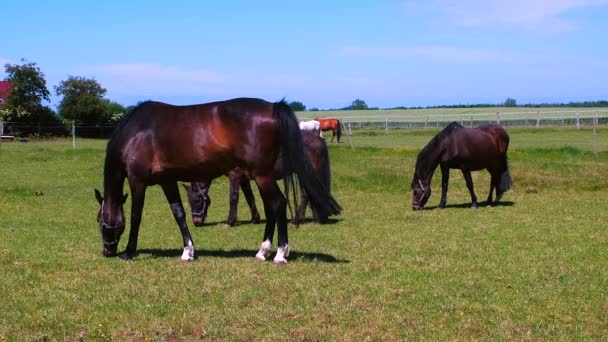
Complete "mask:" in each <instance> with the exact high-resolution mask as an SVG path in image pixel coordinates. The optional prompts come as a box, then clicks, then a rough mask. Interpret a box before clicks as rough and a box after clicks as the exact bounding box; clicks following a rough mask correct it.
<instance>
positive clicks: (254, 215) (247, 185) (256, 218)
mask: <svg viewBox="0 0 608 342" xmlns="http://www.w3.org/2000/svg"><path fill="white" fill-rule="evenodd" d="M241 190H242V191H243V195H245V200H246V201H247V204H248V205H249V209H250V210H251V222H253V223H260V213H259V212H258V208H257V207H256V205H255V197H254V196H253V191H251V181H250V180H249V178H248V177H243V179H242V180H241Z"/></svg>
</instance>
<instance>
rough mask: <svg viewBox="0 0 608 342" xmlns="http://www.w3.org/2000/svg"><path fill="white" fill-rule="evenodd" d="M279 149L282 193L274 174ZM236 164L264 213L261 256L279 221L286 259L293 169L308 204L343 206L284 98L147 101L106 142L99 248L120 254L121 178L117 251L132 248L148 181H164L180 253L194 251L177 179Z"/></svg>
mask: <svg viewBox="0 0 608 342" xmlns="http://www.w3.org/2000/svg"><path fill="white" fill-rule="evenodd" d="M279 153H281V157H282V161H283V167H284V170H285V174H286V177H284V178H283V179H284V183H285V187H286V191H285V194H286V196H287V199H286V198H285V197H284V196H283V195H282V194H281V190H280V189H279V186H278V184H277V182H276V181H275V179H274V177H273V171H274V165H275V164H276V161H277V158H278V157H279ZM235 167H241V168H244V169H246V170H248V172H250V174H251V176H252V178H253V179H254V180H255V182H256V184H257V185H258V188H259V190H260V194H261V195H262V200H263V202H264V211H265V213H266V229H265V232H264V238H263V240H262V241H263V242H262V245H261V247H260V250H259V252H258V253H257V255H256V257H257V258H258V259H261V260H266V257H267V256H268V254H269V253H270V250H271V247H272V238H273V235H274V227H275V224H276V225H277V229H278V251H277V254H276V256H275V258H274V262H275V263H286V262H287V259H286V257H287V256H288V254H289V244H288V238H287V218H286V208H287V202H288V201H290V198H291V196H290V195H289V194H290V193H291V191H292V189H293V188H294V183H295V179H294V178H295V177H296V176H297V178H298V180H299V183H300V184H301V186H302V187H303V188H304V189H305V191H306V192H307V194H308V196H309V198H310V199H311V204H312V206H313V207H315V208H316V210H318V211H319V212H321V213H323V214H326V215H333V214H338V213H339V212H340V206H339V205H338V203H337V202H336V201H335V200H334V199H333V197H331V195H330V194H329V192H328V190H327V189H326V188H325V187H324V186H323V184H322V183H321V182H320V181H319V180H318V179H317V177H316V176H315V174H314V173H313V172H312V167H311V166H310V162H309V161H308V158H306V156H305V154H304V149H303V147H302V137H301V134H300V129H299V128H298V122H297V121H296V118H295V115H294V113H293V111H292V110H291V109H290V107H289V106H288V105H287V103H285V101H280V102H276V103H270V102H266V101H263V100H260V99H251V98H239V99H233V100H228V101H222V102H213V103H207V104H201V105H192V106H172V105H168V104H165V103H160V102H144V103H142V104H140V105H138V106H137V107H135V108H134V109H133V110H131V111H130V112H129V113H127V115H125V117H124V118H123V119H122V120H121V121H120V122H119V124H118V126H117V127H116V129H115V130H114V132H113V133H112V136H111V137H110V140H109V141H108V145H107V148H106V158H105V165H104V193H103V195H102V194H101V193H100V192H99V191H98V190H95V195H96V197H97V200H98V201H99V203H100V205H101V208H100V211H99V213H98V221H99V228H100V231H101V236H102V241H103V250H102V251H103V255H105V256H107V257H110V256H115V255H116V254H117V247H118V243H119V241H120V237H121V235H122V233H123V232H124V230H125V217H124V212H123V204H124V203H125V200H126V195H123V194H122V189H123V184H124V181H125V179H127V181H128V183H129V188H130V189H131V195H132V196H131V230H130V232H129V242H128V243H127V247H126V250H125V251H124V253H122V254H121V255H120V256H121V257H122V258H124V259H131V258H133V257H134V256H135V252H136V248H137V236H138V233H139V225H140V222H141V214H142V209H143V206H144V197H145V191H146V188H147V187H148V186H150V185H155V184H158V185H160V186H161V187H162V189H163V192H164V193H165V196H166V197H167V200H168V201H169V204H170V207H171V211H172V212H173V216H174V218H175V221H176V222H177V224H178V226H179V228H180V231H181V234H182V238H183V240H184V251H183V253H182V256H181V259H182V260H192V259H193V258H194V244H193V242H192V238H191V237H190V232H189V230H188V227H187V225H186V215H185V211H184V208H183V206H182V201H181V199H180V195H179V190H178V186H177V182H178V181H185V182H194V181H210V180H212V179H213V178H216V177H219V176H221V175H224V174H226V173H227V172H228V171H230V170H232V169H234V168H235Z"/></svg>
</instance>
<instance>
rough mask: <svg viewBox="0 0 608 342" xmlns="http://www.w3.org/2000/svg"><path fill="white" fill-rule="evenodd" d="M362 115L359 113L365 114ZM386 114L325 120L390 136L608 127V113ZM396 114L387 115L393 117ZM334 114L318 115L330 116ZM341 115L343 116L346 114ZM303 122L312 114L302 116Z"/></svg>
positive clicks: (601, 111)
mask: <svg viewBox="0 0 608 342" xmlns="http://www.w3.org/2000/svg"><path fill="white" fill-rule="evenodd" d="M361 112H362V111H358V113H361ZM382 112H383V111H381V110H378V111H373V113H374V114H375V115H352V116H349V115H336V116H325V118H330V117H331V118H337V119H340V120H341V121H342V123H343V124H344V127H346V128H347V129H348V130H349V131H351V132H352V130H353V129H362V128H382V129H385V130H386V131H387V132H388V130H389V129H392V128H441V127H444V126H447V125H448V124H449V123H450V122H453V121H456V122H459V123H460V124H462V125H463V126H479V125H482V124H488V123H498V124H501V125H503V126H509V127H536V128H541V127H556V126H570V127H574V128H581V127H592V126H594V125H607V124H608V109H598V110H564V111H540V110H538V111H527V112H493V113H490V112H486V113H448V114H441V111H440V110H435V109H434V110H433V114H428V115H421V114H414V115H407V114H405V115H403V114H401V115H399V114H398V115H395V114H391V115H388V114H387V115H383V113H382ZM392 112H395V111H387V113H392ZM328 113H331V112H316V114H317V115H318V114H328ZM344 113H345V112H344V111H343V112H341V113H340V114H344ZM301 114H302V115H300V117H301V119H304V117H305V116H309V115H310V113H308V112H306V113H301Z"/></svg>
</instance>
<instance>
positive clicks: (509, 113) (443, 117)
mask: <svg viewBox="0 0 608 342" xmlns="http://www.w3.org/2000/svg"><path fill="white" fill-rule="evenodd" d="M539 112H540V115H541V118H573V117H575V116H576V113H579V115H580V117H592V116H594V115H595V114H597V115H599V116H602V117H605V116H607V115H608V108H601V107H598V108H594V107H589V108H575V107H543V108H530V107H478V108H420V109H382V110H331V111H313V112H311V111H306V112H297V115H298V117H299V118H300V119H301V120H311V119H314V118H318V117H322V118H324V117H334V118H339V119H344V121H352V122H354V123H356V122H357V121H359V120H361V121H364V122H365V121H384V120H385V119H387V118H388V119H389V121H392V120H411V121H425V120H427V119H428V120H430V121H433V122H434V121H448V122H449V121H461V120H464V121H465V122H466V121H468V120H469V119H471V118H472V119H474V120H495V119H496V113H501V117H502V119H505V120H508V119H525V118H528V119H530V120H535V119H536V117H537V114H538V113H539ZM530 124H533V122H530Z"/></svg>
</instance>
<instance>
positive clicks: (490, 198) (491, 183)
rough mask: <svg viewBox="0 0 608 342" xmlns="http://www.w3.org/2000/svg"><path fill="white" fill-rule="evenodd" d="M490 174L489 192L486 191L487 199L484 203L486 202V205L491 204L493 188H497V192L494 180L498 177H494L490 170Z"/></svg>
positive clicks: (489, 205)
mask: <svg viewBox="0 0 608 342" xmlns="http://www.w3.org/2000/svg"><path fill="white" fill-rule="evenodd" d="M490 176H491V178H490V192H489V193H488V199H487V201H486V203H487V204H486V205H487V206H488V207H491V206H492V195H493V194H494V188H496V189H497V190H496V192H497V193H498V188H497V187H496V181H497V179H498V177H496V176H495V175H494V172H492V171H490Z"/></svg>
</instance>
